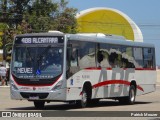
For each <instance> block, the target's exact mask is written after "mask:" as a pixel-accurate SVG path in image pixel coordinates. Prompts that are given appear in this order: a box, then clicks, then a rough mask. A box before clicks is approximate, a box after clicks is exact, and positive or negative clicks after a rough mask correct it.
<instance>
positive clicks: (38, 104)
mask: <svg viewBox="0 0 160 120" xmlns="http://www.w3.org/2000/svg"><path fill="white" fill-rule="evenodd" d="M44 105H45V101H34V106H35V108H37V109H43V108H44Z"/></svg>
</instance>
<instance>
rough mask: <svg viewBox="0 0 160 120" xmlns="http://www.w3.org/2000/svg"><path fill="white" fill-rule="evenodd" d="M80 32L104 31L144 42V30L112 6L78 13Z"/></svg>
mask: <svg viewBox="0 0 160 120" xmlns="http://www.w3.org/2000/svg"><path fill="white" fill-rule="evenodd" d="M76 18H77V21H78V31H79V32H80V33H104V34H114V35H120V36H124V37H125V38H126V39H128V40H133V41H138V42H143V36H142V32H141V30H140V29H139V27H138V26H137V25H136V24H135V22H134V21H133V20H132V19H131V18H129V17H128V16H127V15H126V14H124V13H123V12H121V11H119V10H116V9H111V8H102V7H100V8H90V9H87V10H84V11H81V12H80V13H77V15H76Z"/></svg>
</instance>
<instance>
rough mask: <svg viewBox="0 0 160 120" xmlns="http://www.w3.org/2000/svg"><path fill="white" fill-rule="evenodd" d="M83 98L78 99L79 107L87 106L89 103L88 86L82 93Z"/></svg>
mask: <svg viewBox="0 0 160 120" xmlns="http://www.w3.org/2000/svg"><path fill="white" fill-rule="evenodd" d="M81 96H82V97H81V100H79V101H77V105H78V106H79V107H82V108H85V107H86V106H87V104H88V93H87V90H86V88H83V91H82V93H81Z"/></svg>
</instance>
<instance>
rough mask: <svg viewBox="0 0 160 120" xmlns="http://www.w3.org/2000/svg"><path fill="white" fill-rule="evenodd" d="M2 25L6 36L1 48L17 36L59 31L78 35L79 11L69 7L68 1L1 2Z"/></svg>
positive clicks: (28, 0) (30, 0)
mask: <svg viewBox="0 0 160 120" xmlns="http://www.w3.org/2000/svg"><path fill="white" fill-rule="evenodd" d="M0 2H1V6H0V23H2V24H4V25H7V26H8V27H7V28H3V27H1V24H0V31H3V32H4V36H2V37H1V39H0V47H1V48H2V46H3V44H7V43H9V42H12V41H13V38H14V36H15V35H16V34H23V33H31V32H47V31H49V30H58V31H61V32H64V33H76V32H77V28H76V27H77V21H76V18H75V14H76V12H77V9H75V8H69V7H67V4H68V2H67V1H66V0H60V1H59V2H57V0H1V1H0ZM2 39H3V40H2Z"/></svg>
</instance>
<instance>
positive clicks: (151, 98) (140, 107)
mask: <svg viewBox="0 0 160 120" xmlns="http://www.w3.org/2000/svg"><path fill="white" fill-rule="evenodd" d="M0 111H20V112H33V111H37V109H35V108H34V105H33V103H32V102H28V101H25V100H24V101H17V100H11V99H10V91H9V87H0ZM38 111H41V110H38ZM43 111H48V112H54V111H56V112H57V111H60V112H61V113H65V112H66V111H67V112H68V111H71V112H75V111H79V112H84V111H85V112H86V111H89V112H88V113H87V114H91V116H92V115H93V116H94V119H97V118H95V116H96V115H95V114H94V112H95V111H97V112H98V111H100V112H99V113H103V112H106V111H109V112H110V111H112V112H113V114H115V117H118V116H116V113H117V114H119V115H120V114H121V112H120V111H129V112H130V113H132V112H133V113H135V112H137V111H138V112H137V113H139V114H140V113H143V111H148V112H150V111H152V113H154V111H158V114H159V115H160V86H159V85H158V86H157V90H156V91H155V92H153V93H149V94H146V95H142V96H137V97H136V102H135V104H134V105H121V104H119V102H118V101H114V100H105V99H104V100H101V101H100V103H99V104H97V105H92V106H90V107H87V108H83V109H82V108H78V107H77V106H76V105H74V104H72V105H69V104H67V103H63V102H51V103H47V104H46V106H45V108H44V109H43ZM140 111H142V112H140ZM119 112H120V113H119ZM130 113H129V114H130ZM73 114H74V113H73ZM104 114H105V113H103V114H102V116H103V115H104ZM122 114H125V113H123V112H122ZM127 114H128V113H127ZM91 116H90V117H91ZM122 116H123V115H122ZM59 117H60V116H59ZM59 117H57V118H56V119H59ZM62 117H64V119H65V120H66V119H67V117H65V116H63V114H62ZM71 117H74V116H72V115H71ZM78 117H85V116H83V115H82V116H81V115H79V116H78ZM97 117H98V118H99V116H97ZM104 117H105V116H104ZM126 117H128V116H126ZM135 117H139V116H134V118H135ZM100 118H101V119H103V118H102V117H100ZM132 118H133V117H132ZM152 118H153V119H152ZM34 119H35V118H34ZM112 119H114V118H112ZM125 119H127V118H124V120H125ZM140 119H146V117H140ZM147 119H151V120H154V119H155V120H160V118H159V119H158V118H157V117H149V118H147ZM77 120H78V119H77Z"/></svg>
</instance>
